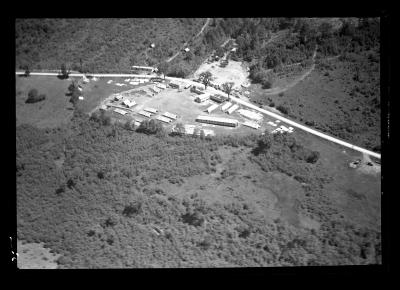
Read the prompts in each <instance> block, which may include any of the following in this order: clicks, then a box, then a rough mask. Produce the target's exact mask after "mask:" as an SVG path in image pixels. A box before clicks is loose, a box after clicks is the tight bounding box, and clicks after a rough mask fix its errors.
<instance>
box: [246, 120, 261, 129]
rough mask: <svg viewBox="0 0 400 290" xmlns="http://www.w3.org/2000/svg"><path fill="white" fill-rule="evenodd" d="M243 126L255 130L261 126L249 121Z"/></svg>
mask: <svg viewBox="0 0 400 290" xmlns="http://www.w3.org/2000/svg"><path fill="white" fill-rule="evenodd" d="M243 125H244V126H247V127H251V128H254V129H258V128H260V125H258V124H257V123H253V122H249V121H246V122H244V123H243Z"/></svg>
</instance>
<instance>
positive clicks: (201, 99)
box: [195, 93, 210, 103]
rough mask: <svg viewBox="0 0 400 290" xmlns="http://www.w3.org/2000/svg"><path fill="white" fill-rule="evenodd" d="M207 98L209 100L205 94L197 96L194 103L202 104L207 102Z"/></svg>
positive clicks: (208, 95) (208, 96)
mask: <svg viewBox="0 0 400 290" xmlns="http://www.w3.org/2000/svg"><path fill="white" fill-rule="evenodd" d="M209 98H210V94H207V93H205V94H201V95H198V96H197V97H196V99H195V101H196V102H197V103H202V102H204V101H206V100H208V99H209Z"/></svg>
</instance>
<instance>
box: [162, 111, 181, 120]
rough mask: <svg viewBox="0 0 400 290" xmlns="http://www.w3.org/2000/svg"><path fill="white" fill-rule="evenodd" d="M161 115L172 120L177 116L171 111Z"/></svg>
mask: <svg viewBox="0 0 400 290" xmlns="http://www.w3.org/2000/svg"><path fill="white" fill-rule="evenodd" d="M163 115H164V116H165V117H168V118H170V119H174V120H176V119H177V118H178V116H177V115H175V114H172V113H169V112H165V113H164V114H163Z"/></svg>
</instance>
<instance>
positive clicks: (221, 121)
mask: <svg viewBox="0 0 400 290" xmlns="http://www.w3.org/2000/svg"><path fill="white" fill-rule="evenodd" d="M196 121H197V122H200V123H207V124H214V125H221V126H228V127H237V125H238V124H239V121H238V120H235V119H228V118H221V117H213V116H201V115H200V116H197V118H196Z"/></svg>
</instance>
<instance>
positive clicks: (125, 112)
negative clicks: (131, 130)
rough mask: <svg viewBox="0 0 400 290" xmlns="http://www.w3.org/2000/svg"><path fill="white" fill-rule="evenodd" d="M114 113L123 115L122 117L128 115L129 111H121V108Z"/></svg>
mask: <svg viewBox="0 0 400 290" xmlns="http://www.w3.org/2000/svg"><path fill="white" fill-rule="evenodd" d="M114 112H116V113H119V114H121V115H125V114H127V113H128V112H127V111H124V110H121V109H119V108H116V109H114Z"/></svg>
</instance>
